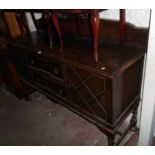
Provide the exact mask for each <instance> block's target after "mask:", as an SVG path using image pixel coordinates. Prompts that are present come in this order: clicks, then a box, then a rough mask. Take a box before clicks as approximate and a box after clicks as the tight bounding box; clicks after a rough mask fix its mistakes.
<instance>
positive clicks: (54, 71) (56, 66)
mask: <svg viewBox="0 0 155 155" xmlns="http://www.w3.org/2000/svg"><path fill="white" fill-rule="evenodd" d="M29 64H30V67H32V68H33V69H36V70H39V71H40V72H42V73H43V74H44V73H47V74H49V75H51V76H54V77H55V78H59V79H63V74H62V70H61V64H60V63H59V62H57V61H55V60H54V59H51V60H49V59H47V58H45V57H44V56H43V55H37V54H36V55H35V54H30V55H29Z"/></svg>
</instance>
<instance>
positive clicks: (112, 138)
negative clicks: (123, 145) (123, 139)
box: [108, 135, 116, 146]
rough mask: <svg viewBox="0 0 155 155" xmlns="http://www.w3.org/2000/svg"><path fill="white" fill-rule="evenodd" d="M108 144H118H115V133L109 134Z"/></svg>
mask: <svg viewBox="0 0 155 155" xmlns="http://www.w3.org/2000/svg"><path fill="white" fill-rule="evenodd" d="M108 145H109V146H114V145H116V144H115V136H114V135H112V136H108Z"/></svg>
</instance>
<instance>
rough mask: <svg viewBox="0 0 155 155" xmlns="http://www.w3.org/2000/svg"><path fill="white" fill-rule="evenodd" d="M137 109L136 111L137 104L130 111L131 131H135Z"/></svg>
mask: <svg viewBox="0 0 155 155" xmlns="http://www.w3.org/2000/svg"><path fill="white" fill-rule="evenodd" d="M137 111H138V106H137V107H136V108H134V110H133V112H132V118H131V120H130V129H131V131H136V130H137Z"/></svg>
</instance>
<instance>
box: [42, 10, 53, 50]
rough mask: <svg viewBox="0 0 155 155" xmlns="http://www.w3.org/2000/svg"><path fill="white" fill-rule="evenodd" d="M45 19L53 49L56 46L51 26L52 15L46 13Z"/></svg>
mask: <svg viewBox="0 0 155 155" xmlns="http://www.w3.org/2000/svg"><path fill="white" fill-rule="evenodd" d="M44 19H45V23H46V27H47V31H48V36H49V40H50V47H51V49H52V48H53V46H54V44H53V37H52V31H51V26H50V15H49V13H48V12H45V13H44Z"/></svg>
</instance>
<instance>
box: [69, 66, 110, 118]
mask: <svg viewBox="0 0 155 155" xmlns="http://www.w3.org/2000/svg"><path fill="white" fill-rule="evenodd" d="M66 79H67V82H68V85H69V95H70V104H71V105H73V106H74V107H75V108H76V107H78V108H80V109H81V110H84V111H86V112H87V113H89V114H91V115H92V116H97V117H100V118H101V119H103V120H106V119H107V104H111V103H109V99H108V95H107V87H106V78H104V77H101V76H98V75H96V74H93V73H90V72H88V71H85V70H81V69H77V68H73V67H70V66H66Z"/></svg>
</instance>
